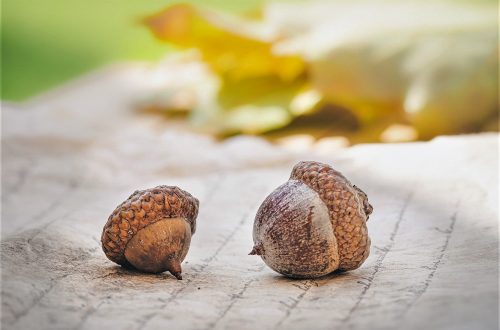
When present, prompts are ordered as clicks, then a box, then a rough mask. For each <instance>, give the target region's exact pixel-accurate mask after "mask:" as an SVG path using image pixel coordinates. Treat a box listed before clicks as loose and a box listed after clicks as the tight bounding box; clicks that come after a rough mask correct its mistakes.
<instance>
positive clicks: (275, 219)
mask: <svg viewBox="0 0 500 330" xmlns="http://www.w3.org/2000/svg"><path fill="white" fill-rule="evenodd" d="M372 210H373V208H372V206H371V205H370V203H369V202H368V198H367V196H366V194H365V193H364V192H363V191H362V190H361V189H359V188H358V187H356V186H354V185H352V184H351V183H350V182H349V180H347V179H346V178H345V177H344V176H343V175H342V174H341V173H340V172H338V171H336V170H334V169H333V168H332V167H331V166H329V165H326V164H322V163H319V162H313V161H307V162H300V163H298V164H297V165H295V167H294V168H293V170H292V174H291V176H290V179H289V180H288V182H286V183H285V184H283V185H281V186H280V187H278V188H277V189H276V190H274V191H273V192H272V193H271V194H270V195H269V196H268V197H267V198H266V199H265V200H264V202H263V203H262V205H261V206H260V208H259V210H258V211H257V215H256V217H255V222H254V227H253V241H254V244H255V245H254V247H253V249H252V251H251V252H250V254H251V255H259V256H261V258H262V259H263V260H264V262H265V263H266V264H267V265H268V266H269V267H271V268H272V269H273V270H275V271H276V272H278V273H280V274H283V275H285V276H287V277H293V278H316V277H320V276H324V275H327V274H330V273H332V272H333V271H336V270H343V271H346V270H352V269H356V268H358V267H359V266H361V264H362V263H363V262H364V261H365V260H366V258H367V257H368V254H369V253H370V238H369V237H368V230H367V227H366V221H367V220H368V217H369V215H370V214H371V213H372Z"/></svg>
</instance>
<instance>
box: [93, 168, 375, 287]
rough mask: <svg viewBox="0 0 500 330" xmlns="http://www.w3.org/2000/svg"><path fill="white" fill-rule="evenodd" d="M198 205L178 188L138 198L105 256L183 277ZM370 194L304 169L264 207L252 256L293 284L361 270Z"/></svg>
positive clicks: (113, 231)
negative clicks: (334, 273)
mask: <svg viewBox="0 0 500 330" xmlns="http://www.w3.org/2000/svg"><path fill="white" fill-rule="evenodd" d="M198 206H199V202H198V200H197V199H196V198H195V197H193V196H192V195H191V194H189V193H188V192H186V191H184V190H182V189H179V188H177V187H173V186H158V187H156V188H151V189H147V190H141V191H136V192H134V193H133V194H132V196H130V197H129V198H128V199H127V200H126V201H124V202H123V203H122V204H120V205H119V206H118V207H117V208H116V209H115V210H114V211H113V213H112V214H111V216H110V217H109V219H108V221H107V223H106V225H105V226H104V229H103V232H102V238H101V242H102V248H103V250H104V252H105V254H106V256H107V257H108V258H109V259H110V260H112V261H114V262H116V263H117V264H120V265H122V266H124V267H133V268H136V269H138V270H141V271H145V272H149V273H161V272H164V271H167V270H168V271H169V272H170V273H172V275H174V276H175V277H176V278H177V279H182V277H181V262H182V261H183V260H184V258H185V257H186V255H187V252H188V249H189V245H190V242H191V235H193V234H194V232H195V230H196V217H197V215H198ZM372 210H373V209H372V206H371V205H370V204H369V203H368V198H367V196H366V194H365V193H364V192H363V191H362V190H361V189H359V188H358V187H356V186H355V185H352V184H351V183H350V182H349V180H347V179H346V178H345V177H344V176H343V175H342V174H341V173H340V172H338V171H336V170H334V169H333V168H332V167H330V166H329V165H326V164H322V163H319V162H312V161H308V162H300V163H298V164H297V165H295V166H294V168H293V170H292V174H291V176H290V179H289V180H288V181H287V182H286V183H285V184H283V185H281V186H280V187H278V188H277V189H276V190H274V191H273V192H272V193H271V194H270V195H269V196H268V197H267V198H266V199H265V200H264V202H263V203H262V205H261V206H260V208H259V210H258V212H257V215H256V217H255V222H254V227H253V240H254V244H255V245H254V247H253V249H252V251H251V252H250V254H252V255H259V256H261V257H262V259H263V260H264V262H265V263H266V264H267V265H268V266H269V267H271V268H272V269H273V270H275V271H277V272H278V273H281V274H283V275H285V276H288V277H294V278H315V277H320V276H323V275H327V274H330V273H332V272H333V271H335V270H344V271H345V270H352V269H356V268H358V267H359V266H361V264H362V263H363V262H364V261H365V260H366V258H367V257H368V254H369V252H370V238H369V237H368V231H367V228H366V221H367V220H368V216H369V215H370V214H371V212H372Z"/></svg>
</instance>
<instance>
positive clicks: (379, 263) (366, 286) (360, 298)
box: [342, 191, 414, 324]
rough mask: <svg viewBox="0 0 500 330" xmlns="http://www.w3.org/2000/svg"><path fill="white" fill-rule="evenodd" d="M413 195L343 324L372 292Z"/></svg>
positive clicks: (403, 209)
mask: <svg viewBox="0 0 500 330" xmlns="http://www.w3.org/2000/svg"><path fill="white" fill-rule="evenodd" d="M413 194H414V192H413V191H412V192H410V193H409V194H408V195H407V197H406V199H405V201H404V203H403V206H402V207H401V211H400V212H399V215H398V220H397V221H396V223H395V225H394V228H393V229H392V231H391V234H390V236H389V243H387V245H386V246H385V247H383V248H382V249H381V251H382V253H381V255H380V256H379V257H378V258H377V260H376V261H375V266H374V267H373V272H372V273H371V274H370V275H369V276H368V277H367V278H366V280H367V283H363V282H362V283H363V284H364V286H363V289H362V290H361V293H360V294H359V295H358V297H357V299H356V301H355V303H354V305H353V306H352V307H351V309H350V310H349V313H348V314H347V316H346V317H345V318H344V319H343V320H342V324H345V323H347V322H348V321H349V320H350V319H351V317H352V315H353V314H354V313H355V312H356V311H357V310H358V308H359V305H360V304H361V302H362V301H363V299H364V298H365V296H366V293H367V292H368V290H370V288H371V286H372V284H373V280H374V279H375V277H376V276H377V273H378V272H379V271H380V268H381V267H382V264H383V262H384V259H385V257H386V256H387V254H388V253H389V252H390V251H391V249H392V248H393V247H394V242H395V238H396V235H397V234H398V232H399V226H400V225H401V222H403V220H404V215H405V213H406V209H407V208H408V205H409V204H410V201H411V200H412V198H413Z"/></svg>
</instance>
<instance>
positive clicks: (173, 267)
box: [167, 258, 182, 280]
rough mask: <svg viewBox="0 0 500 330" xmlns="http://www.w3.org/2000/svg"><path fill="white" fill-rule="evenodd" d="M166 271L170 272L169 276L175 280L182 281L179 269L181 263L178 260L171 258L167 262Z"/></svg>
mask: <svg viewBox="0 0 500 330" xmlns="http://www.w3.org/2000/svg"><path fill="white" fill-rule="evenodd" d="M167 266H168V267H167V269H168V271H169V272H170V274H172V275H174V276H175V278H176V279H178V280H182V275H181V273H182V269H181V263H180V262H179V260H177V259H175V258H172V259H170V260H169V262H168V265H167Z"/></svg>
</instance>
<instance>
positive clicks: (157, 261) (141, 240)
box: [101, 186, 199, 280]
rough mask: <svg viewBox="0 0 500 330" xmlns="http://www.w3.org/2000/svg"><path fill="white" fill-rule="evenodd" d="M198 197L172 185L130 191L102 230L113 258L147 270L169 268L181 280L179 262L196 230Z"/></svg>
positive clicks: (103, 244) (160, 270)
mask: <svg viewBox="0 0 500 330" xmlns="http://www.w3.org/2000/svg"><path fill="white" fill-rule="evenodd" d="M198 206H199V202H198V200H197V199H196V198H195V197H193V196H191V194H189V193H188V192H186V191H184V190H182V189H179V188H177V187H173V186H158V187H155V188H151V189H146V190H140V191H139V190H138V191H136V192H134V193H133V194H132V195H131V196H130V197H129V198H128V199H127V200H126V201H124V202H123V203H121V204H120V205H119V206H118V207H117V208H116V209H115V210H114V211H113V213H112V214H111V215H110V216H109V218H108V222H107V223H106V225H105V226H104V229H103V231H102V237H101V243H102V249H103V250H104V253H105V254H106V256H107V257H108V259H110V260H111V261H113V262H116V263H117V264H119V265H121V266H124V267H134V268H136V269H138V270H141V271H144V272H148V273H162V272H164V271H167V270H168V271H169V272H170V273H171V274H172V275H174V276H175V277H176V278H177V279H179V280H181V279H182V276H181V262H182V261H183V260H184V258H185V257H186V255H187V252H188V250H189V244H190V243H191V235H193V234H194V232H195V231H196V217H197V215H198Z"/></svg>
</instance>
